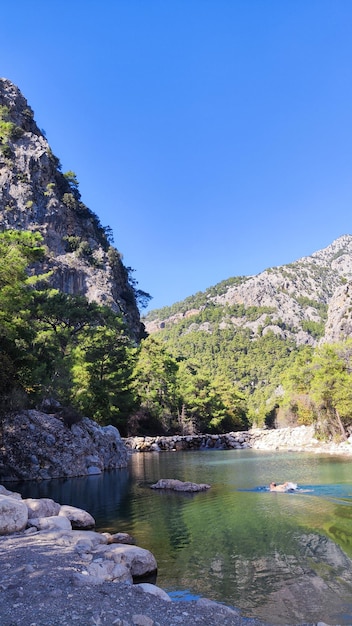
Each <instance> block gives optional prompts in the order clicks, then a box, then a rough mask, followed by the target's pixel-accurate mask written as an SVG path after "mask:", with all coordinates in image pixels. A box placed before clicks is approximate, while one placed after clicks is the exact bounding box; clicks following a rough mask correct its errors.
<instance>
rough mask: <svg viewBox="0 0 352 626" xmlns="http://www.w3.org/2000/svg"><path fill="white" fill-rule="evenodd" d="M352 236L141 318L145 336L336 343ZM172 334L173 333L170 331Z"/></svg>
mask: <svg viewBox="0 0 352 626" xmlns="http://www.w3.org/2000/svg"><path fill="white" fill-rule="evenodd" d="M351 281H352V236H351V235H343V236H341V237H339V238H338V239H336V240H335V241H333V243H331V244H330V245H329V246H327V247H326V248H324V249H322V250H318V251H317V252H314V253H313V254H312V255H311V256H307V257H303V258H301V259H299V260H297V261H295V262H293V263H290V264H288V265H281V266H278V267H272V268H269V269H266V270H265V271H263V272H261V273H260V274H258V275H256V276H241V277H235V278H230V279H228V280H224V281H222V282H221V283H218V284H217V285H215V286H214V287H210V288H209V289H207V290H206V291H204V292H199V293H197V294H195V295H194V296H190V297H188V298H186V299H185V300H183V301H182V302H178V303H176V304H174V305H173V306H171V307H165V308H163V309H159V310H154V311H151V312H150V313H148V315H147V316H146V317H145V319H144V323H145V326H146V330H147V332H148V333H150V334H154V333H161V335H163V334H165V333H167V332H168V331H170V329H171V328H172V327H173V326H175V325H177V326H178V328H179V334H180V335H185V334H187V333H190V332H192V333H193V332H203V333H208V334H211V333H213V332H215V331H218V330H227V331H229V332H231V333H236V332H237V331H239V330H241V329H242V330H244V329H246V330H247V331H248V332H249V333H250V336H251V338H252V339H256V338H258V337H261V336H265V335H266V334H267V333H268V332H269V331H271V332H272V333H274V334H275V335H276V336H278V337H280V338H281V339H289V340H292V341H294V342H295V344H296V345H297V346H300V345H306V344H308V345H311V346H316V345H317V344H318V343H319V342H320V341H328V342H333V341H339V340H340V339H344V338H345V337H347V336H349V335H350V334H351V332H352V315H351V311H352V301H351V295H352V282H351ZM174 332H175V331H174Z"/></svg>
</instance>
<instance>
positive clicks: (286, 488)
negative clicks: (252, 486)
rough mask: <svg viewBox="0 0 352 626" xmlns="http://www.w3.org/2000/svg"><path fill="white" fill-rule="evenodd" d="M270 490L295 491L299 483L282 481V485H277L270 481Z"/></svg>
mask: <svg viewBox="0 0 352 626" xmlns="http://www.w3.org/2000/svg"><path fill="white" fill-rule="evenodd" d="M269 489H270V491H294V490H295V489H297V485H296V484H295V483H289V482H286V483H282V484H281V485H277V484H276V483H270V485H269Z"/></svg>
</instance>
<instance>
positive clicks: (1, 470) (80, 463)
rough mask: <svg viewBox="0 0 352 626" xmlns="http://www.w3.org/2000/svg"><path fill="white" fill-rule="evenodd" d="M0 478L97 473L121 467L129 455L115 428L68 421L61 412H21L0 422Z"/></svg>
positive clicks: (16, 478)
mask: <svg viewBox="0 0 352 626" xmlns="http://www.w3.org/2000/svg"><path fill="white" fill-rule="evenodd" d="M0 452H1V454H0V480H1V481H3V482H9V481H12V482H14V481H18V480H48V479H51V478H69V477H73V476H90V475H92V474H101V473H102V472H103V471H104V470H109V469H115V468H120V467H125V466H126V465H127V459H128V452H127V450H126V447H125V445H124V443H123V441H122V439H121V437H120V433H119V431H118V430H117V428H115V427H114V426H99V424H97V423H96V422H94V421H93V420H90V419H88V418H86V417H84V418H82V419H81V420H80V421H78V422H77V423H73V424H72V423H71V424H70V423H68V422H67V420H65V419H63V418H61V416H60V413H57V414H55V413H50V414H48V413H43V412H41V411H35V410H29V411H22V412H21V413H18V414H17V415H14V416H12V415H11V416H7V417H6V418H5V419H4V420H3V424H2V446H1V448H0Z"/></svg>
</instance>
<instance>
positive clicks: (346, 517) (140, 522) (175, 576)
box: [10, 450, 352, 625]
mask: <svg viewBox="0 0 352 626" xmlns="http://www.w3.org/2000/svg"><path fill="white" fill-rule="evenodd" d="M351 470H352V461H351V459H348V458H345V457H332V456H325V455H316V454H312V455H310V454H307V453H290V452H263V451H253V450H233V451H230V450H229V451H215V450H214V451H209V450H208V451H207V450H205V451H201V452H200V451H197V452H169V453H139V454H134V455H133V456H132V457H131V460H130V463H129V466H128V468H126V469H122V470H115V471H113V472H107V473H105V474H104V475H98V476H90V477H89V478H76V479H69V480H52V481H43V482H41V483H35V484H34V483H21V484H19V485H16V486H15V485H12V486H11V487H10V488H11V489H13V490H18V491H20V492H21V493H22V495H23V496H24V497H51V498H53V499H54V500H56V501H57V502H60V503H62V504H72V505H74V506H78V507H80V508H83V509H86V510H88V511H89V512H90V513H91V514H92V515H93V516H94V517H95V519H96V523H97V529H98V530H101V531H109V532H117V531H119V532H129V533H130V534H132V535H133V536H134V537H135V540H136V542H137V544H138V545H139V546H141V547H145V548H147V549H149V550H151V552H153V554H154V555H155V557H156V559H157V562H158V581H157V582H158V585H159V586H161V587H163V588H164V589H166V590H167V591H168V592H169V593H170V595H171V596H172V597H173V598H174V599H175V600H177V599H178V598H182V599H187V598H194V597H199V596H205V597H208V598H211V599H213V600H216V601H220V602H224V603H226V604H228V605H232V606H236V607H238V608H240V609H241V611H242V613H243V615H244V616H245V617H257V618H260V619H262V620H267V621H268V622H271V623H273V624H300V623H303V622H319V621H320V622H325V623H327V624H346V625H347V624H349V625H351V624H352V481H351V479H352V474H351ZM159 478H178V479H180V480H189V481H193V482H206V483H209V484H210V485H211V489H210V490H208V491H207V492H202V493H197V494H184V493H175V492H172V493H165V492H159V491H155V490H153V489H150V485H151V484H152V483H153V482H156V481H157V480H158V479H159ZM272 480H274V481H276V482H283V481H285V480H288V481H292V482H295V483H298V486H299V489H298V490H297V491H296V492H294V493H270V492H269V491H268V490H267V488H266V486H267V485H268V484H269V483H270V482H271V481H272Z"/></svg>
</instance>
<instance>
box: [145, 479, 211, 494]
mask: <svg viewBox="0 0 352 626" xmlns="http://www.w3.org/2000/svg"><path fill="white" fill-rule="evenodd" d="M151 489H171V490H172V491H185V492H192V493H194V492H196V491H207V490H208V489H210V485H206V484H205V483H192V482H189V481H185V482H184V481H182V480H177V479H175V478H160V480H158V482H157V483H155V484H154V485H151Z"/></svg>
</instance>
